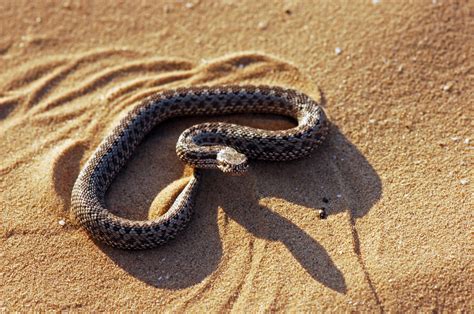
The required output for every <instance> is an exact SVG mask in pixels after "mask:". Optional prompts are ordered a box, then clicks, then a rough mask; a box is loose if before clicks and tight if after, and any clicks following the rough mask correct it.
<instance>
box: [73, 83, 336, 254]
mask: <svg viewBox="0 0 474 314" xmlns="http://www.w3.org/2000/svg"><path fill="white" fill-rule="evenodd" d="M234 113H271V114H278V115H284V116H289V117H292V118H294V119H296V120H297V121H298V125H297V126H296V127H294V128H291V129H288V130H278V131H269V130H262V129H255V128H251V127H246V126H239V125H234V124H226V123H204V124H199V125H195V126H192V127H190V128H189V129H187V130H185V131H184V132H183V133H182V134H181V136H180V137H179V140H178V143H177V145H176V152H177V155H178V157H179V158H180V159H181V160H183V161H184V162H186V163H188V164H190V165H192V166H193V167H194V168H195V170H194V174H193V176H192V178H191V180H190V181H189V183H188V184H187V185H186V186H185V188H184V189H183V190H182V191H181V193H180V194H179V195H178V197H177V199H176V200H175V202H174V203H173V205H172V206H171V208H170V209H169V210H168V211H167V212H166V213H165V214H164V215H162V216H160V217H158V218H157V219H155V220H147V221H132V220H128V219H125V218H121V217H118V216H116V215H114V214H112V213H111V212H110V211H109V210H108V209H107V207H106V205H105V193H106V191H107V189H108V188H109V186H110V184H111V183H112V181H113V179H114V178H115V176H116V175H117V173H118V172H119V171H120V169H121V168H122V167H123V166H124V165H125V163H126V161H127V160H128V159H129V158H130V156H131V155H132V153H133V151H134V150H135V148H136V147H137V146H138V144H139V143H140V142H141V140H142V139H143V138H144V137H145V135H146V134H147V133H148V132H149V131H150V130H151V129H152V128H153V127H154V126H156V125H157V124H159V123H160V122H163V121H164V120H167V119H170V118H173V117H178V116H194V115H217V114H234ZM327 130H328V127H327V123H326V116H325V114H324V111H323V110H322V108H321V107H320V106H319V105H318V104H317V103H316V102H315V101H314V100H312V99H311V98H310V97H308V96H307V95H305V94H303V93H300V92H298V91H295V90H292V89H284V88H281V87H269V86H215V87H192V88H182V89H176V90H168V91H164V92H161V93H158V94H157V95H154V96H152V97H150V98H148V99H146V100H145V101H144V102H142V103H141V104H140V105H138V106H137V107H135V108H134V109H133V110H132V111H131V112H130V113H128V115H127V116H126V117H125V118H124V119H122V120H121V122H120V123H119V124H118V125H117V126H116V127H115V128H114V129H113V131H112V132H111V133H110V134H109V135H108V136H107V137H106V138H105V139H104V140H103V141H102V143H101V144H100V145H99V147H98V148H97V149H96V150H95V152H94V153H93V154H92V156H91V157H90V158H89V160H88V161H87V163H86V164H85V166H84V168H83V169H82V171H81V172H80V174H79V177H78V178H77V180H76V182H75V184H74V188H73V191H72V199H71V206H72V211H73V213H74V214H75V216H76V218H77V220H78V222H79V223H80V224H81V225H82V226H83V227H84V228H85V229H86V230H87V231H88V232H89V233H90V235H92V236H93V237H94V238H96V239H98V240H101V241H104V242H105V243H107V244H109V245H111V246H114V247H118V248H123V249H146V248H152V247H156V246H158V245H160V244H163V243H165V242H167V241H168V240H170V239H172V238H174V236H175V235H176V233H177V232H178V231H179V230H181V229H183V228H184V227H185V225H186V224H187V222H188V221H189V220H190V218H191V214H192V211H193V204H194V198H195V195H196V191H197V188H198V183H199V180H200V176H201V171H200V170H199V169H201V168H214V169H215V168H218V169H220V170H222V171H223V172H225V173H230V174H242V173H244V172H245V171H246V170H247V167H248V162H247V158H249V159H261V160H273V161H284V160H292V159H297V158H300V157H303V156H306V155H308V154H309V153H310V152H311V151H312V150H313V149H314V148H315V147H316V146H317V145H318V144H320V143H321V141H322V140H323V139H324V137H325V135H326V133H327Z"/></svg>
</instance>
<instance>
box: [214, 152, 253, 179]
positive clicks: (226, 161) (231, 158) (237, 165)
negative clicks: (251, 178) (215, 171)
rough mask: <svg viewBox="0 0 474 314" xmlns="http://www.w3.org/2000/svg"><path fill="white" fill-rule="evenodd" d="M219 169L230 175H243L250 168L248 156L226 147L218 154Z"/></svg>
mask: <svg viewBox="0 0 474 314" xmlns="http://www.w3.org/2000/svg"><path fill="white" fill-rule="evenodd" d="M216 160H217V168H219V169H220V170H221V171H222V172H224V173H226V174H230V175H242V174H244V173H245V172H247V169H248V167H249V164H248V161H247V156H245V155H244V154H241V153H239V152H238V151H236V150H235V149H233V148H232V147H225V148H223V149H221V150H220V151H219V152H218V153H217V158H216Z"/></svg>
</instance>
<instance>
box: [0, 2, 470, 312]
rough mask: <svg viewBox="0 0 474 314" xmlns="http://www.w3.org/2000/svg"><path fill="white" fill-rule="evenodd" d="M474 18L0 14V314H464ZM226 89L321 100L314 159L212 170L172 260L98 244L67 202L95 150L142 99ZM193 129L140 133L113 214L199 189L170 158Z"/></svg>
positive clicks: (108, 7)
mask: <svg viewBox="0 0 474 314" xmlns="http://www.w3.org/2000/svg"><path fill="white" fill-rule="evenodd" d="M472 12H473V7H472V3H471V4H470V3H468V2H467V1H445V0H437V1H422V0H420V1H412V2H410V3H408V2H406V3H402V2H401V1H384V0H382V1H380V2H377V1H372V2H371V1H351V2H336V1H321V2H314V3H311V2H310V1H291V0H288V1H282V2H270V1H240V0H239V1H233V0H225V1H224V0H223V1H196V0H189V1H167V2H159V3H155V2H154V1H128V2H120V3H119V2H115V1H112V2H109V3H106V2H102V1H94V2H86V1H74V0H71V1H70V0H66V1H61V2H59V1H42V2H27V1H24V2H21V1H2V2H0V69H1V70H0V152H1V153H0V175H1V179H0V206H1V207H0V209H1V221H0V222H1V235H0V236H1V237H0V243H1V248H0V274H1V277H0V289H1V290H0V309H2V310H7V311H10V310H28V309H37V310H41V309H57V310H68V309H69V310H71V309H72V310H74V309H76V310H84V311H90V310H109V311H110V310H118V309H133V310H139V311H145V310H148V311H156V310H158V309H159V308H160V307H163V308H165V309H167V310H171V311H183V310H189V311H211V312H218V311H229V310H234V311H237V312H242V311H244V310H252V311H273V310H283V311H284V310H286V311H288V310H313V311H320V310H332V311H351V310H362V311H363V310H371V311H380V310H398V311H404V310H407V309H412V310H413V309H417V310H434V309H438V310H440V309H447V310H454V309H461V310H466V311H469V310H471V311H472V309H473V302H472V291H473V285H472V282H473V275H472V274H473V263H472V255H473V245H472V235H471V234H470V230H472V222H473V214H472V213H473V211H472V209H473V208H474V202H473V189H472V186H473V183H474V176H473V170H472V169H473V168H472V161H473V143H472V141H473V139H474V134H473V129H474V128H473V122H472V121H473V113H474V106H473V86H474V84H473V83H474V82H473V76H472V61H473V56H472V47H473V46H474V45H473V44H474V43H473V37H472V29H474V28H473V26H474V25H473V24H474V23H473V21H474V19H473V18H472ZM227 83H229V84H244V83H251V84H270V85H281V86H285V87H291V88H296V89H299V90H301V91H303V92H305V93H307V94H309V95H311V96H312V97H314V98H316V99H319V91H318V88H321V90H322V91H323V92H324V94H325V96H326V98H327V104H326V107H325V109H326V112H327V113H328V115H329V117H330V120H331V123H332V124H331V129H330V136H329V138H328V140H327V142H326V143H325V144H324V145H323V146H322V147H321V148H320V149H318V150H317V151H316V152H315V153H314V154H313V155H312V157H311V158H308V159H304V160H299V161H293V162H287V163H266V162H253V163H252V164H251V170H250V172H249V174H248V175H246V176H244V177H228V176H225V175H223V174H221V173H218V172H212V171H209V172H206V173H205V176H204V180H203V184H202V186H201V189H200V193H199V196H198V200H197V204H196V214H195V216H194V217H193V220H192V221H191V223H190V225H189V227H188V228H187V229H186V230H184V231H183V232H182V233H180V234H179V235H178V237H177V239H176V240H174V241H172V242H170V243H168V244H167V245H165V246H163V247H160V248H158V249H154V250H148V251H139V252H129V251H121V250H116V249H112V248H110V247H107V246H105V245H103V244H101V243H96V242H94V241H93V240H92V239H91V238H89V237H88V236H87V234H86V233H85V232H84V230H82V229H81V228H80V227H79V226H78V225H77V224H76V223H75V222H74V219H73V217H72V216H71V214H70V195H71V189H72V186H73V184H74V181H75V179H76V177H77V175H78V173H79V170H80V169H81V167H82V166H83V165H84V163H85V161H86V160H87V158H88V156H90V154H91V153H92V152H93V151H94V148H95V147H96V146H97V145H98V144H99V143H100V141H101V139H102V138H103V137H104V136H105V135H106V134H107V132H108V131H110V129H111V128H112V127H113V126H114V125H115V124H116V123H117V122H118V121H119V119H120V118H121V117H122V116H123V115H125V114H126V113H127V112H128V111H129V110H130V108H132V107H133V106H134V105H136V104H137V103H139V102H140V100H142V99H144V98H145V97H146V96H148V95H150V94H153V93H156V92H158V91H161V90H163V89H167V88H174V87H181V86H191V85H203V84H206V85H213V84H227ZM210 120H212V121H221V120H223V121H230V122H233V123H241V124H246V125H251V126H255V127H264V128H268V129H279V128H287V127H290V126H291V122H290V121H287V120H286V119H283V118H277V117H268V116H249V115H242V116H234V117H213V118H211V119H210ZM203 121H209V119H207V120H203V119H202V118H189V119H179V120H172V121H169V122H166V123H164V124H162V125H160V126H158V127H157V128H155V129H154V130H153V132H152V133H151V134H150V136H148V137H147V138H146V140H145V141H144V142H143V143H142V144H141V146H140V147H139V149H138V151H137V152H136V153H135V155H134V156H133V158H132V159H131V160H130V162H129V163H128V165H127V167H126V168H124V170H123V171H122V172H121V173H120V174H119V176H118V178H117V180H116V181H115V182H114V183H113V184H112V187H111V189H110V191H109V193H108V195H107V204H108V206H109V207H110V208H111V209H112V210H113V212H114V213H116V214H118V215H121V216H124V217H127V218H132V219H146V218H147V216H148V215H150V216H154V215H155V216H156V215H159V214H160V213H162V212H163V211H164V210H166V208H167V206H169V204H170V203H172V202H173V200H174V196H175V195H176V193H177V192H178V191H179V190H180V188H181V187H182V186H183V184H184V183H185V180H186V179H185V178H186V177H187V176H189V175H190V173H191V172H190V171H191V169H189V168H187V167H185V166H184V165H183V164H182V163H181V162H180V161H179V160H178V158H177V157H176V154H175V149H174V147H175V143H176V140H177V138H178V136H179V134H180V133H181V132H182V131H183V130H184V129H185V128H187V127H189V126H191V125H193V124H195V123H199V122H203ZM182 178H184V179H182ZM322 207H325V208H326V209H327V211H328V214H329V216H328V218H327V219H324V220H321V219H319V214H318V210H319V209H321V208H322Z"/></svg>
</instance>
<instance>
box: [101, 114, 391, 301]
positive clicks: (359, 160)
mask: <svg viewBox="0 0 474 314" xmlns="http://www.w3.org/2000/svg"><path fill="white" fill-rule="evenodd" d="M185 120H188V121H187V122H182V121H177V122H176V121H175V122H174V123H175V124H173V128H170V127H169V126H167V125H166V124H167V123H165V125H163V126H158V127H157V129H158V130H157V131H156V133H160V132H164V131H168V132H175V131H174V130H177V131H176V138H177V137H178V136H179V133H180V132H181V131H182V130H183V129H184V128H186V127H189V126H190V125H192V124H195V123H196V121H195V120H193V119H190V120H191V121H189V119H185ZM176 123H178V124H179V127H178V128H176ZM161 128H164V129H161ZM170 143H174V142H173V141H170ZM165 144H166V143H165ZM147 145H151V146H153V145H156V148H154V149H157V150H155V151H163V150H164V149H165V150H166V151H169V150H168V149H167V147H166V146H167V145H165V147H164V148H163V147H162V146H163V143H162V142H160V143H159V144H158V143H154V141H148V143H147ZM160 145H161V147H160ZM169 145H171V144H169ZM172 149H173V148H172V147H170V150H171V151H172ZM139 150H140V148H139ZM157 158H158V157H157ZM144 162H145V163H149V162H150V161H144ZM177 165H178V164H177ZM177 165H171V166H177ZM251 167H252V170H251V173H250V174H249V175H247V176H242V177H230V176H226V175H223V174H221V173H220V172H218V171H206V172H204V176H203V180H202V182H201V186H200V191H199V193H198V196H197V201H196V205H195V208H196V212H195V214H194V217H193V219H192V220H191V222H190V224H189V226H188V227H187V228H186V229H185V230H183V231H182V232H180V233H179V234H178V236H177V239H176V240H173V241H171V242H169V243H167V244H165V245H163V246H161V247H159V248H157V249H153V250H146V251H123V250H119V249H114V248H111V247H109V246H106V245H103V244H101V243H98V242H97V245H98V247H99V248H100V249H101V250H102V251H103V252H104V253H105V254H107V255H108V256H109V257H110V258H111V259H112V260H113V261H114V262H115V263H116V264H117V265H118V266H120V267H121V268H122V269H124V270H125V271H127V272H128V273H129V274H131V275H132V276H134V277H135V278H137V279H139V280H141V281H143V282H145V283H147V284H149V285H151V286H154V287H157V288H164V289H169V290H178V289H183V288H187V287H190V286H193V285H195V284H198V283H201V282H203V280H205V279H206V278H208V277H210V276H211V277H212V276H213V274H214V273H215V271H216V270H217V268H218V265H219V263H220V262H221V259H222V256H223V247H222V242H221V237H220V235H219V226H218V223H217V221H218V208H219V207H220V208H222V209H223V210H224V212H225V214H226V216H227V217H228V218H230V219H232V220H234V221H236V222H237V223H238V224H240V225H241V226H242V227H243V228H245V229H246V230H248V231H249V232H250V233H251V234H252V235H254V236H255V237H258V238H262V239H266V240H269V241H280V242H281V243H283V244H284V245H285V246H286V248H287V249H288V250H289V251H290V252H291V254H292V256H293V257H294V259H295V260H296V261H297V262H298V263H299V264H300V265H301V266H302V267H303V268H304V269H305V270H306V272H307V273H308V274H309V275H310V276H311V277H312V278H313V279H314V280H316V281H318V282H320V283H322V284H324V285H325V286H326V287H328V288H330V289H332V290H334V291H337V292H339V293H346V292H347V284H346V282H345V278H344V275H343V274H342V272H341V270H339V269H338V268H337V267H336V265H335V264H334V262H333V260H332V259H331V257H330V256H329V254H328V252H327V251H326V249H325V248H324V247H323V246H322V245H321V244H319V243H318V242H317V241H316V240H314V239H313V237H311V236H310V235H309V234H308V233H307V232H306V231H305V230H303V229H301V228H300V227H298V226H297V225H295V224H294V223H293V222H291V221H290V220H289V219H287V218H285V217H284V216H282V215H281V214H279V213H276V212H275V211H274V210H272V209H270V208H268V207H266V206H264V205H260V204H259V201H260V200H261V199H263V198H266V197H272V198H279V199H283V200H285V201H287V202H290V203H293V204H295V206H299V205H301V206H304V207H306V208H308V210H309V211H317V210H319V209H321V208H325V210H326V212H327V213H328V215H329V218H328V219H327V220H324V219H323V220H320V219H315V221H314V224H328V223H330V222H331V218H332V217H331V216H332V215H337V214H338V213H342V212H346V213H347V212H348V215H349V217H350V219H349V220H350V223H351V224H352V226H351V228H352V229H353V231H352V235H353V241H352V242H353V245H354V248H353V250H354V253H355V254H357V255H358V258H359V260H360V262H361V263H362V264H363V263H364V262H363V258H362V256H361V253H360V247H359V238H358V233H357V230H356V228H355V221H356V219H357V218H360V217H362V216H364V215H365V214H366V213H367V212H368V211H369V210H370V208H371V207H372V206H373V205H374V204H375V203H376V202H377V201H378V200H379V199H380V197H381V193H382V185H381V181H380V178H379V176H378V175H377V173H376V172H375V170H374V169H373V168H372V166H371V165H370V164H369V162H368V161H367V160H366V159H365V157H364V156H363V155H362V153H361V152H360V151H359V150H358V149H357V148H356V147H355V146H354V145H353V144H352V143H350V141H349V140H348V139H347V138H345V136H344V135H343V134H342V133H341V132H340V131H339V129H338V128H337V126H335V125H334V124H331V125H330V133H329V136H328V139H327V140H326V141H325V143H324V144H323V145H322V146H321V147H320V148H319V149H317V150H315V152H313V154H312V155H311V157H309V158H306V159H302V160H296V161H291V162H285V165H284V167H283V166H282V164H281V163H277V162H253V163H252V165H251ZM178 168H179V166H178ZM159 169H160V167H157V168H156V169H154V168H150V170H149V175H148V177H149V178H151V179H149V180H150V181H149V182H145V184H151V185H153V178H157V177H159V176H160V173H159V172H160V170H159ZM135 177H136V174H135V175H133V174H132V175H130V176H128V178H125V179H127V180H128V181H129V182H128V183H127V184H139V183H138V181H137V182H134V181H136V180H137V179H136V178H135ZM130 181H131V182H130ZM155 183H156V182H155ZM140 184H143V183H140ZM155 186H156V189H155V190H153V189H152V190H151V191H150V192H148V193H149V194H150V195H149V197H150V198H153V196H154V195H156V194H158V192H159V191H160V190H161V189H162V188H163V187H164V186H163V184H162V185H161V186H160V185H156V184H155ZM295 191H296V192H295ZM313 214H315V213H313ZM314 216H315V217H316V216H317V215H314ZM362 268H363V270H364V272H366V270H365V266H364V265H362ZM366 277H367V279H368V280H369V285H370V286H371V287H372V285H371V281H370V276H369V275H368V274H367V272H366ZM209 282H212V280H208V281H207V283H206V284H205V285H209V284H210V283H209ZM203 289H205V288H203ZM373 290H374V289H373ZM374 291H375V290H374ZM374 293H375V292H374Z"/></svg>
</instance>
